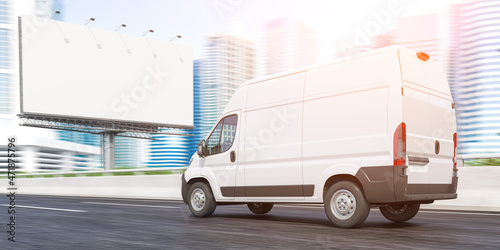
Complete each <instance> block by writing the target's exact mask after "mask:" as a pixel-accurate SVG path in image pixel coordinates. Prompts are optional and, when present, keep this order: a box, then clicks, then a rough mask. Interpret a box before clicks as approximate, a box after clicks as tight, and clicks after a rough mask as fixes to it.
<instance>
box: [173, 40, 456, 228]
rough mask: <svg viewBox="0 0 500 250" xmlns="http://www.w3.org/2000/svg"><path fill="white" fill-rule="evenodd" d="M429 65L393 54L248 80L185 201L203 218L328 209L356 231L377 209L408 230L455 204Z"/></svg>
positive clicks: (442, 106) (436, 82)
mask: <svg viewBox="0 0 500 250" xmlns="http://www.w3.org/2000/svg"><path fill="white" fill-rule="evenodd" d="M428 59H429V57H428V55H427V54H425V53H417V52H414V51H411V50H408V49H405V48H403V47H399V46H390V47H386V48H382V49H378V50H373V51H371V52H368V53H364V54H360V55H357V56H353V57H351V58H349V59H339V60H336V61H333V62H330V63H326V64H320V65H314V66H310V67H306V68H302V69H299V70H296V71H293V72H284V73H279V74H274V75H270V76H267V77H264V78H260V79H254V80H250V81H248V82H246V83H244V84H242V85H241V86H240V87H239V88H238V90H237V91H236V92H235V93H234V95H233V97H232V99H231V100H230V101H229V103H228V104H227V106H226V108H225V110H224V112H223V114H222V115H221V117H220V118H219V120H218V122H217V123H216V124H215V126H214V127H213V128H212V130H211V132H210V133H209V134H208V137H207V138H206V139H205V140H202V141H201V142H200V144H199V146H198V152H197V154H195V155H193V157H192V158H191V161H190V163H189V168H188V169H187V170H186V172H185V173H184V174H183V176H182V183H183V184H182V196H183V199H184V202H185V203H187V204H188V205H189V208H190V210H191V212H192V213H193V214H194V215H195V216H198V217H205V216H209V215H211V214H212V213H213V212H214V210H215V207H216V205H226V204H247V205H248V207H249V209H250V210H251V211H252V212H254V213H256V214H264V213H267V212H269V211H270V210H271V208H272V207H273V204H274V203H323V204H324V207H325V211H326V214H327V216H328V218H329V219H330V220H331V222H332V223H333V224H334V225H336V226H339V227H354V226H357V225H360V224H361V223H363V222H364V221H365V219H366V218H367V216H368V213H369V211H370V207H371V206H375V207H379V208H380V211H381V212H382V214H383V215H384V216H385V217H386V218H387V219H389V220H392V221H396V222H401V221H406V220H409V219H411V218H413V217H414V216H415V215H416V214H417V212H418V210H419V207H420V204H423V203H432V202H433V201H434V200H440V199H453V198H456V197H457V194H456V188H457V179H458V177H457V168H456V161H455V154H456V153H455V152H456V147H457V137H456V124H455V111H454V103H453V100H452V97H451V94H450V89H449V87H448V83H447V80H446V76H445V72H444V71H443V68H442V66H440V65H439V64H437V63H435V62H433V61H432V60H428Z"/></svg>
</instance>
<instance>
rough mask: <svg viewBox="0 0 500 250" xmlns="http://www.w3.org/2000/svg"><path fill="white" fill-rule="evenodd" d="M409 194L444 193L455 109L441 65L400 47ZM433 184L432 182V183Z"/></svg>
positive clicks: (449, 174)
mask: <svg viewBox="0 0 500 250" xmlns="http://www.w3.org/2000/svg"><path fill="white" fill-rule="evenodd" d="M399 55H400V64H401V75H402V81H403V86H402V87H403V89H402V93H403V95H404V96H403V122H405V123H406V131H407V145H406V147H407V156H408V184H409V185H408V191H407V192H408V194H429V193H444V192H447V191H446V190H440V189H439V187H440V186H442V187H443V188H445V187H447V185H435V184H448V185H449V184H451V183H452V175H453V157H454V150H455V148H454V142H453V134H454V133H455V132H456V123H455V122H456V121H455V111H454V108H453V100H452V97H451V93H450V89H449V86H448V81H447V80H446V75H445V73H444V70H443V68H442V66H441V65H439V64H438V63H436V62H433V61H431V60H427V58H425V57H422V58H419V56H418V55H417V53H415V52H413V51H411V50H407V49H400V50H399ZM429 184H433V185H429Z"/></svg>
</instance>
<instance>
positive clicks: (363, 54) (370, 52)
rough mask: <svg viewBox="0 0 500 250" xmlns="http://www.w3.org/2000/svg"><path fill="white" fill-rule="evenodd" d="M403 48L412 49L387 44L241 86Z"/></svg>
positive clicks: (257, 79) (242, 85)
mask: <svg viewBox="0 0 500 250" xmlns="http://www.w3.org/2000/svg"><path fill="white" fill-rule="evenodd" d="M402 49H403V50H410V49H407V48H405V47H403V46H400V45H391V46H387V47H384V48H380V49H374V50H371V51H367V52H363V53H359V54H355V55H352V56H347V57H341V58H336V59H333V60H330V61H327V62H323V63H317V64H312V65H308V66H304V67H300V68H297V69H292V70H287V71H283V72H279V73H275V74H271V75H266V76H262V77H257V78H254V79H251V80H248V81H246V82H244V83H242V84H241V85H240V88H241V87H244V86H247V85H250V84H254V83H259V82H262V81H266V80H270V79H274V78H278V77H282V76H286V75H292V74H296V73H299V72H304V71H307V70H310V69H315V68H320V67H324V66H327V65H332V64H337V63H342V62H346V61H350V60H356V59H358V58H362V57H366V56H370V55H375V54H380V53H385V52H388V51H395V50H402ZM410 51H411V50H410Z"/></svg>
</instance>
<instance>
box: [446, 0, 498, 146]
mask: <svg viewBox="0 0 500 250" xmlns="http://www.w3.org/2000/svg"><path fill="white" fill-rule="evenodd" d="M454 11H455V13H456V14H458V18H456V20H457V21H458V23H457V24H455V25H457V26H458V28H457V31H458V32H457V36H456V37H454V38H453V39H456V40H457V41H458V44H457V45H456V50H455V51H454V53H456V54H457V56H456V59H455V60H457V62H456V64H455V66H456V70H455V77H454V79H453V80H454V84H456V87H454V94H455V95H454V98H455V102H456V103H457V123H458V124H457V125H458V142H459V144H458V145H459V153H461V154H482V153H500V50H499V48H500V47H499V44H500V29H499V27H500V1H495V0H486V1H484V0H482V1H478V0H477V1H476V0H473V1H467V2H465V3H464V4H462V5H459V6H458V9H457V8H455V9H454ZM456 14H455V15H456Z"/></svg>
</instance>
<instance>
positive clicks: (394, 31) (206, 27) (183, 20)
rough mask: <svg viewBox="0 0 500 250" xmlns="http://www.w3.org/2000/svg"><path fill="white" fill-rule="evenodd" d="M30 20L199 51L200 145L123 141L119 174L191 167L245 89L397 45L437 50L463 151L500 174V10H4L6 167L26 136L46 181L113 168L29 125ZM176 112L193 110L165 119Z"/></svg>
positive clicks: (25, 148)
mask: <svg viewBox="0 0 500 250" xmlns="http://www.w3.org/2000/svg"><path fill="white" fill-rule="evenodd" d="M56 11H57V12H56ZM19 15H35V16H37V17H43V18H51V19H55V20H59V21H63V22H69V23H73V24H79V25H89V26H91V27H93V28H100V29H105V30H111V31H115V30H116V27H117V26H119V25H121V24H126V27H124V28H121V29H119V30H116V32H123V33H128V34H131V35H136V36H142V35H144V36H145V35H147V37H148V38H153V39H158V40H164V41H170V40H172V39H176V42H177V43H180V44H184V45H189V46H191V47H192V48H193V50H194V58H195V60H194V62H193V63H194V66H193V100H194V102H193V110H192V112H193V114H194V117H193V122H194V125H195V127H196V128H195V129H194V130H193V131H191V132H190V133H192V134H194V136H184V135H165V134H162V135H154V136H153V138H154V139H156V140H145V139H136V138H127V137H117V138H116V142H115V143H116V147H115V168H149V167H186V166H187V165H188V162H189V159H190V157H191V155H192V154H193V153H194V152H195V151H196V146H197V144H198V142H199V141H200V140H201V139H202V138H204V137H205V136H206V134H207V132H208V131H209V130H210V128H211V126H213V124H214V123H215V122H216V120H217V118H218V116H219V115H220V113H221V112H222V110H223V109H224V106H225V104H226V103H227V101H228V100H229V99H230V97H231V96H232V93H233V92H234V91H235V90H236V89H237V88H238V86H239V85H240V84H241V83H243V82H244V81H246V80H249V79H252V78H255V77H258V76H263V75H267V74H272V73H277V72H281V71H285V70H290V69H294V68H297V67H301V66H305V65H310V64H314V63H319V62H322V61H327V60H332V59H335V58H341V57H348V56H351V55H353V54H356V53H362V52H364V51H368V50H371V49H375V48H379V47H385V46H389V45H394V44H396V45H402V46H405V47H407V48H410V49H413V50H416V51H423V52H426V53H427V54H429V55H430V58H431V59H432V60H435V61H437V62H439V63H441V64H442V65H443V67H444V68H445V69H446V71H447V74H448V81H449V84H450V88H451V90H452V94H453V98H454V101H455V104H456V111H457V126H458V154H459V155H462V156H463V157H465V158H470V160H468V161H467V164H469V165H482V166H484V165H500V161H499V160H498V159H495V158H500V2H499V1H495V0H470V1H458V0H454V1H451V0H446V1H427V0H424V1H410V0H389V1H387V0H383V1H382V0H377V1H368V0H365V1H361V0H358V1H328V0H313V1H301V0H294V1H285V0H273V1H269V0H267V1H266V0H252V1H249V0H204V1H197V0H187V1H173V0H169V1H164V0H142V1H137V0H136V1H134V0H125V1H123V0H15V1H14V0H8V1H0V138H5V142H4V143H0V168H3V169H6V167H7V164H6V161H7V158H6V151H7V147H6V145H7V140H6V138H8V137H10V136H15V137H18V138H20V140H19V141H20V144H19V148H18V153H19V158H18V161H19V163H18V170H21V171H22V172H43V171H53V170H57V171H60V170H63V171H64V170H99V169H102V157H101V149H100V146H101V138H100V135H99V134H88V133H80V132H71V131H57V130H47V129H37V128H28V127H21V126H19V118H18V117H17V114H19V106H20V104H19V65H18V64H19V59H18V58H19V45H18V43H19V42H18V27H17V16H19ZM90 18H94V20H95V21H92V22H88V20H90ZM148 30H154V32H152V33H151V32H149V33H148V32H147V31H148ZM145 31H146V32H145ZM176 36H181V38H175V37H176ZM75 60H76V59H75ZM47 63H48V64H50V61H49V62H47ZM47 91H51V90H47ZM96 91H97V90H96ZM168 108H177V109H185V108H186V107H182V106H180V107H158V111H159V112H161V110H165V109H168ZM2 140H3V139H2ZM480 158H482V159H480Z"/></svg>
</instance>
